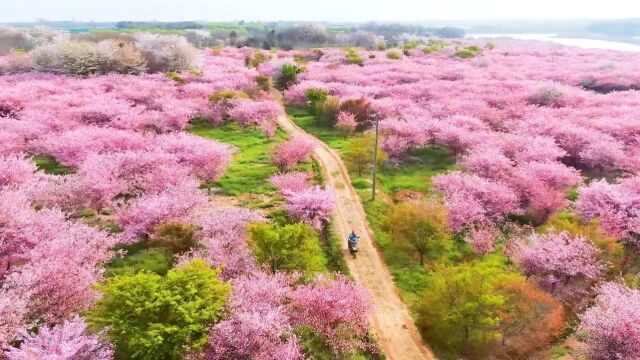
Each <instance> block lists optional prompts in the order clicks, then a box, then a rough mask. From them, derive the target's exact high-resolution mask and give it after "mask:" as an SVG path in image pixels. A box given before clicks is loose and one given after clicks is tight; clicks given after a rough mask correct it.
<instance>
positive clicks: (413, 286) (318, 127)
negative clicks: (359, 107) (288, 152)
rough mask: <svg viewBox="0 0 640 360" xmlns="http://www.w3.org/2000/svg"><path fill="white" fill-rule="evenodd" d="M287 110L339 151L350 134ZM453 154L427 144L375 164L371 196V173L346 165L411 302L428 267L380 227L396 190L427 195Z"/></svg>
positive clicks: (450, 163) (304, 111) (451, 163)
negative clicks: (375, 192)
mask: <svg viewBox="0 0 640 360" xmlns="http://www.w3.org/2000/svg"><path fill="white" fill-rule="evenodd" d="M287 112H288V114H289V115H290V116H291V117H292V118H293V120H294V121H295V122H296V124H298V126H300V127H302V128H303V129H305V130H306V131H307V132H309V133H311V134H313V135H315V136H316V137H318V138H319V139H321V140H322V141H324V142H325V143H326V144H328V145H329V146H330V147H331V148H333V149H336V150H337V151H338V152H339V153H342V152H344V150H346V149H347V148H348V147H349V144H350V142H351V141H352V140H351V139H352V138H347V137H345V136H344V135H343V134H342V133H341V132H339V131H337V130H335V129H332V128H329V127H326V126H323V125H322V124H319V123H318V122H317V121H316V118H315V117H314V116H313V115H312V114H310V113H309V112H308V110H307V109H304V108H299V107H288V108H287ZM456 168H457V167H456V164H455V157H454V156H453V154H452V153H451V152H450V151H448V150H447V149H445V148H442V147H429V148H424V149H419V150H416V151H414V152H412V153H410V154H409V157H408V158H407V161H405V162H403V163H402V164H397V165H385V166H382V167H380V168H379V171H378V174H377V182H378V184H379V196H378V197H377V199H376V200H375V201H372V200H371V176H370V174H369V173H368V172H365V173H363V175H362V176H358V174H357V171H355V169H349V173H350V176H351V183H352V185H353V187H354V188H355V189H356V192H357V193H358V195H359V196H360V198H361V199H362V203H363V205H364V209H365V212H366V214H367V219H368V220H369V224H370V225H371V227H372V229H373V231H374V233H375V237H376V242H377V244H378V247H379V248H380V250H381V252H382V255H383V258H384V260H385V262H386V264H387V266H388V267H389V270H390V271H391V274H392V276H393V277H394V281H395V282H396V285H397V286H398V287H399V288H400V289H401V290H402V294H403V297H404V299H405V301H406V302H408V303H409V304H411V303H412V302H414V301H415V300H417V295H418V294H419V293H420V291H421V290H422V289H423V288H424V286H425V284H426V279H427V274H428V271H427V269H426V268H425V267H423V266H421V265H420V263H419V261H418V259H417V257H414V256H412V255H411V252H410V251H409V250H408V249H406V248H403V247H400V246H397V245H395V244H394V243H393V240H392V239H391V238H390V236H389V234H388V233H387V232H386V231H385V230H384V229H383V224H384V223H385V221H386V218H387V215H388V212H389V210H390V207H391V205H392V204H393V203H394V202H395V200H394V199H395V197H396V195H397V194H398V192H400V191H407V190H409V191H412V192H417V193H420V194H421V196H430V194H431V178H432V177H433V176H435V175H437V174H440V173H442V172H444V171H448V170H453V169H456Z"/></svg>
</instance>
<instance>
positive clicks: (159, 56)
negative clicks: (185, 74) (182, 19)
mask: <svg viewBox="0 0 640 360" xmlns="http://www.w3.org/2000/svg"><path fill="white" fill-rule="evenodd" d="M135 45H136V48H137V49H138V50H139V51H140V52H141V53H142V55H143V56H144V58H145V59H146V61H147V66H148V69H149V72H167V71H176V72H178V71H185V70H189V69H191V68H195V67H198V65H199V63H198V61H199V59H200V54H199V53H198V50H197V49H196V48H195V47H194V46H193V45H191V44H189V42H188V41H187V40H186V39H185V38H184V37H181V36H176V35H156V34H149V33H140V34H136V43H135Z"/></svg>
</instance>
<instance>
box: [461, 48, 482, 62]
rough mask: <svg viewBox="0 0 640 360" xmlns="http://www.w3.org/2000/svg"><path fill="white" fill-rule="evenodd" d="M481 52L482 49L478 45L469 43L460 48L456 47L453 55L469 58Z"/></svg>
mask: <svg viewBox="0 0 640 360" xmlns="http://www.w3.org/2000/svg"><path fill="white" fill-rule="evenodd" d="M481 53H482V50H481V49H480V48H479V47H477V46H475V45H471V46H466V47H463V48H462V49H458V50H457V51H456V53H455V55H456V56H457V57H459V58H461V59H470V58H473V57H476V56H478V55H480V54H481Z"/></svg>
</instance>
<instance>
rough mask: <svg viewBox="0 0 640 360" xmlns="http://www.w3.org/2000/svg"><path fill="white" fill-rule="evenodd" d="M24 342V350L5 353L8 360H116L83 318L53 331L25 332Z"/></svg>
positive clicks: (77, 318) (67, 322) (110, 349)
mask: <svg viewBox="0 0 640 360" xmlns="http://www.w3.org/2000/svg"><path fill="white" fill-rule="evenodd" d="M21 340H22V341H23V342H22V344H20V348H10V349H9V350H8V351H7V352H6V353H5V354H4V356H6V358H7V359H8V360H36V359H51V360H71V359H91V360H111V359H113V348H112V346H111V345H110V344H108V343H102V342H101V341H100V339H99V338H98V336H96V335H89V334H88V331H87V324H86V323H85V322H84V320H82V319H81V318H79V317H75V318H73V319H71V320H68V321H65V322H63V323H62V324H60V325H56V326H54V327H51V328H50V327H47V326H44V327H42V328H40V330H39V331H38V333H37V334H29V333H27V332H25V333H24V334H23V336H22V339H21Z"/></svg>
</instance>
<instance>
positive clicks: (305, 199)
mask: <svg viewBox="0 0 640 360" xmlns="http://www.w3.org/2000/svg"><path fill="white" fill-rule="evenodd" d="M308 178H309V175H308V174H306V173H303V172H291V173H284V174H276V175H274V176H272V177H271V178H269V182H271V184H273V185H274V186H275V187H277V188H278V190H279V191H280V193H281V194H282V196H283V197H284V200H285V205H284V208H285V210H286V211H287V213H288V214H289V215H290V216H291V217H292V218H294V219H296V220H298V221H302V222H304V223H307V224H309V225H310V226H312V227H313V228H315V229H318V230H320V229H322V228H324V226H325V225H326V224H327V222H328V221H329V216H330V215H331V213H332V212H333V210H334V209H335V206H336V205H335V196H334V194H333V191H332V189H330V188H323V187H321V186H318V185H316V186H310V185H308V184H307V183H306V182H307V179H308Z"/></svg>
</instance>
